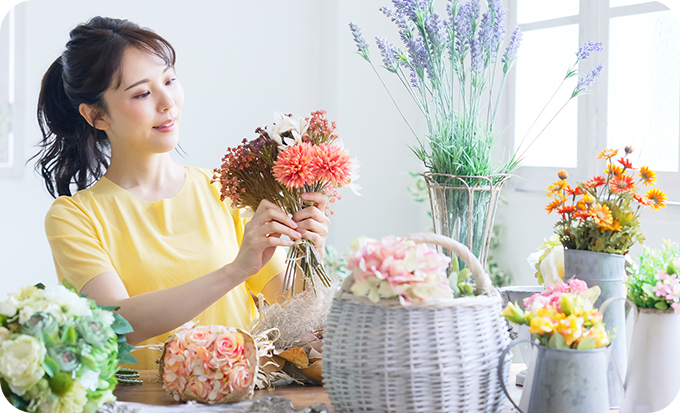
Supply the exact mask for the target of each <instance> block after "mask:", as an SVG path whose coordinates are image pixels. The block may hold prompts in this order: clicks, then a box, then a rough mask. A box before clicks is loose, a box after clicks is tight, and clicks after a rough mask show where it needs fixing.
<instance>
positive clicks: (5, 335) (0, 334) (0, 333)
mask: <svg viewBox="0 0 680 413" xmlns="http://www.w3.org/2000/svg"><path fill="white" fill-rule="evenodd" d="M10 335H11V334H10V332H9V330H8V329H6V328H5V327H0V344H1V343H2V342H3V341H5V340H9V336H10Z"/></svg>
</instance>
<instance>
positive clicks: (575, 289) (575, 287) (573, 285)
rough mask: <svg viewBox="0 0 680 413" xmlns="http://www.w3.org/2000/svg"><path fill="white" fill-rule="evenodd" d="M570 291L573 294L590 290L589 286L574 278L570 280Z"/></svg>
mask: <svg viewBox="0 0 680 413" xmlns="http://www.w3.org/2000/svg"><path fill="white" fill-rule="evenodd" d="M569 289H570V290H571V292H572V293H581V292H583V291H586V290H587V289H588V284H586V282H585V281H583V280H579V279H578V278H572V279H571V280H569Z"/></svg>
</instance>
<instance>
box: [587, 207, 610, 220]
mask: <svg viewBox="0 0 680 413" xmlns="http://www.w3.org/2000/svg"><path fill="white" fill-rule="evenodd" d="M590 216H592V217H593V219H594V220H595V222H596V223H597V224H602V223H605V224H611V223H612V220H613V217H612V211H610V210H609V207H608V206H607V205H605V204H595V205H593V207H592V208H590Z"/></svg>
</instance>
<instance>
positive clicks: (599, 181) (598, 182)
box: [586, 169, 607, 188]
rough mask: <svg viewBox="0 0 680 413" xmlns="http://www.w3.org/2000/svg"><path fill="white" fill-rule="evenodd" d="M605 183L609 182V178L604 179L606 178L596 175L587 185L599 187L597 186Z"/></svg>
mask: <svg viewBox="0 0 680 413" xmlns="http://www.w3.org/2000/svg"><path fill="white" fill-rule="evenodd" d="M605 172H607V170H606V169H605ZM605 183H607V180H606V179H604V178H603V177H601V176H596V177H595V178H593V179H591V180H590V181H588V182H586V186H587V187H588V188H597V187H599V186H602V185H604V184H605Z"/></svg>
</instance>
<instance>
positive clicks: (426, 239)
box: [406, 232, 493, 295]
mask: <svg viewBox="0 0 680 413" xmlns="http://www.w3.org/2000/svg"><path fill="white" fill-rule="evenodd" d="M406 238H409V239H411V240H413V241H415V242H419V243H424V244H435V245H439V246H441V247H444V248H446V249H449V250H451V251H453V252H454V253H456V255H457V256H458V257H460V259H462V260H463V262H464V263H465V265H467V266H468V268H469V269H470V272H471V273H472V278H473V279H474V280H475V285H476V289H477V294H478V295H479V294H488V293H489V292H491V290H493V284H492V283H491V278H490V277H489V275H488V274H487V273H486V271H484V267H482V263H481V262H479V259H477V257H475V255H474V254H473V253H471V252H470V250H469V249H468V247H467V246H465V244H461V243H460V242H458V241H456V240H455V239H453V238H449V237H447V236H444V235H440V234H432V233H427V232H417V233H413V234H409V235H407V236H406Z"/></svg>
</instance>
